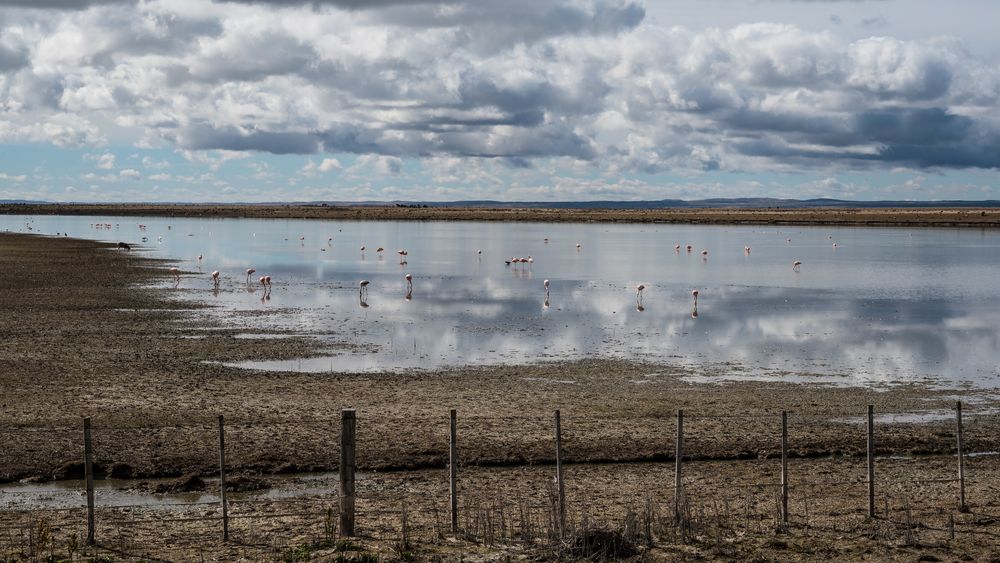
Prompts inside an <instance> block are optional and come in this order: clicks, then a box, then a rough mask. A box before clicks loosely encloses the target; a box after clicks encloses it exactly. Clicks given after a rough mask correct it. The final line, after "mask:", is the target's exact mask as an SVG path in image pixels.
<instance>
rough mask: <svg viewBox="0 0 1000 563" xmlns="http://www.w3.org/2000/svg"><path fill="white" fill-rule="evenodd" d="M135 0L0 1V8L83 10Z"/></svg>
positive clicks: (129, 2)
mask: <svg viewBox="0 0 1000 563" xmlns="http://www.w3.org/2000/svg"><path fill="white" fill-rule="evenodd" d="M135 2H136V0H0V7H3V6H8V7H12V8H36V9H40V10H83V9H85V8H89V7H91V6H99V5H102V4H134V3H135Z"/></svg>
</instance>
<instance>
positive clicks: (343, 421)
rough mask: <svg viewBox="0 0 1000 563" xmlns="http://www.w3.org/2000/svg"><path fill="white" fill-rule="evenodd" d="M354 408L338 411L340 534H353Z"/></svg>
mask: <svg viewBox="0 0 1000 563" xmlns="http://www.w3.org/2000/svg"><path fill="white" fill-rule="evenodd" d="M356 430H357V425H356V418H355V413H354V409H344V410H342V411H341V412H340V535H342V536H347V537H353V536H354V469H355V457H354V454H355V451H354V449H355V446H356V440H355V432H356Z"/></svg>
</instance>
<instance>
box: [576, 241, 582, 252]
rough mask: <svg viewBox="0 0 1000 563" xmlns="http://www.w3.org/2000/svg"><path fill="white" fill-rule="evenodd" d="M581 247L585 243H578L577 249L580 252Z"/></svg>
mask: <svg viewBox="0 0 1000 563" xmlns="http://www.w3.org/2000/svg"><path fill="white" fill-rule="evenodd" d="M581 248H583V245H582V244H580V243H576V250H577V252H579V251H580V249H581Z"/></svg>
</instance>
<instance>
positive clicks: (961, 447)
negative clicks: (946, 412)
mask: <svg viewBox="0 0 1000 563" xmlns="http://www.w3.org/2000/svg"><path fill="white" fill-rule="evenodd" d="M955 425H956V434H957V438H958V510H959V512H968V511H969V507H968V505H966V504H965V438H964V436H963V432H962V401H958V403H957V404H956V405H955Z"/></svg>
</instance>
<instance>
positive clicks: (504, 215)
mask: <svg viewBox="0 0 1000 563" xmlns="http://www.w3.org/2000/svg"><path fill="white" fill-rule="evenodd" d="M0 214H3V215H118V216H148V217H216V218H256V219H328V220H340V221H344V220H354V221H499V222H543V223H677V224H710V225H711V224H718V225H833V226H837V225H840V226H887V227H900V226H904V227H953V228H954V227H957V228H968V227H976V228H1000V208H996V207H921V208H898V207H887V208H868V207H864V208H862V207H859V208H840V207H837V208H787V209H786V208H735V207H734V208H655V209H624V208H623V209H617V208H616V209H600V208H587V209H566V208H534V207H530V208H529V207H523V208H517V207H433V206H432V207H417V206H410V207H408V206H397V205H384V206H380V205H363V206H362V205H359V206H346V205H315V204H285V205H249V204H243V205H236V204H217V205H208V204H34V203H32V204H0Z"/></svg>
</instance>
